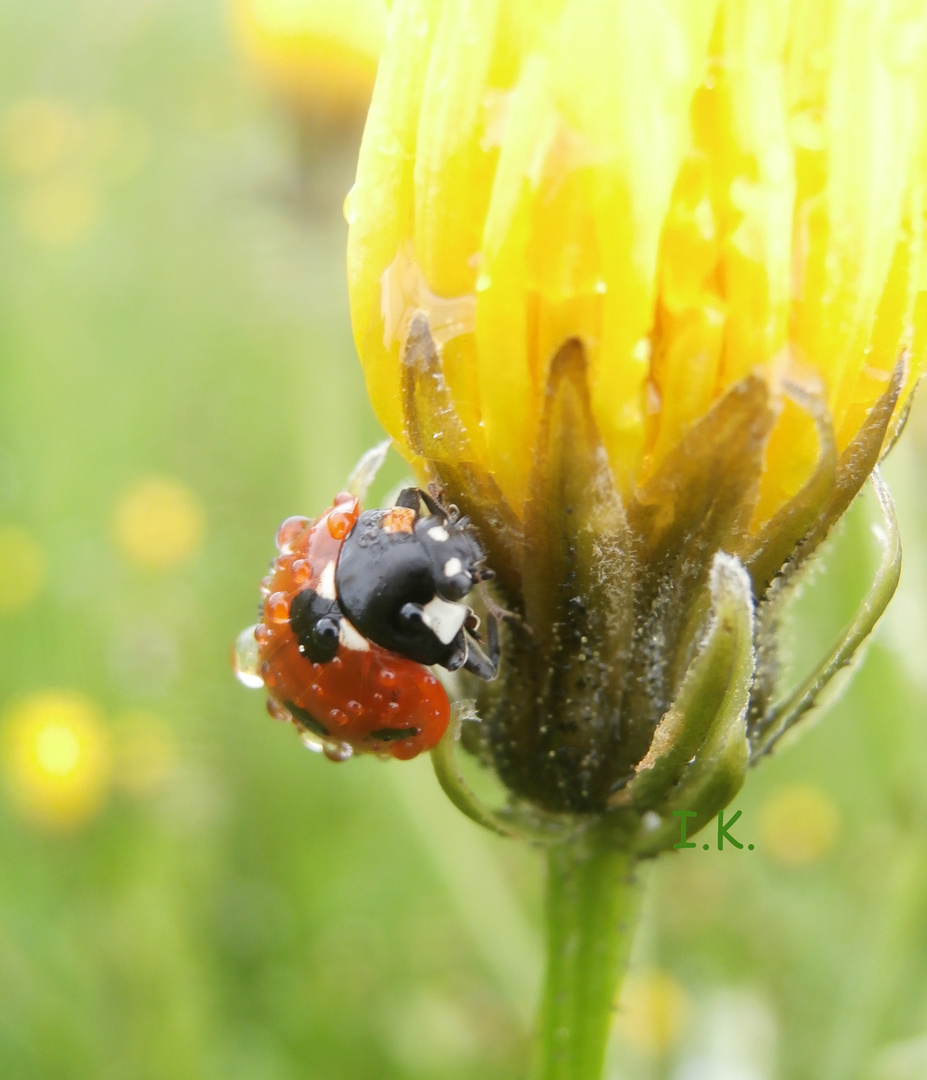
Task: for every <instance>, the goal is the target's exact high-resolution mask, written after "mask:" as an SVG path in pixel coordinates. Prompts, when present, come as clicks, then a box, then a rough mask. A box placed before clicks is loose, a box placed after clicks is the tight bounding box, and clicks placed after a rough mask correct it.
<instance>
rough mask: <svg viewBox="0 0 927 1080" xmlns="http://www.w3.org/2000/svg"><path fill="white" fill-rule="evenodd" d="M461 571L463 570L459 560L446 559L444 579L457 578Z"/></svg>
mask: <svg viewBox="0 0 927 1080" xmlns="http://www.w3.org/2000/svg"><path fill="white" fill-rule="evenodd" d="M461 570H463V563H462V562H461V561H460V559H448V560H447V562H446V563H445V564H444V576H445V577H457V575H458V574H459V573H460V571H461Z"/></svg>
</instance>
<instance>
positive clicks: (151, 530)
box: [113, 476, 205, 569]
mask: <svg viewBox="0 0 927 1080" xmlns="http://www.w3.org/2000/svg"><path fill="white" fill-rule="evenodd" d="M204 530H205V516H204V513H203V508H202V505H201V503H200V500H199V499H198V498H197V496H196V494H195V493H194V492H193V491H192V490H191V489H190V488H189V487H187V486H186V485H185V484H182V483H181V482H180V481H179V480H174V479H172V478H171V477H164V476H154V477H148V478H146V479H144V480H140V481H139V482H138V483H137V484H135V485H134V486H133V487H132V488H130V489H129V490H128V491H126V492H125V494H124V495H123V496H122V498H121V499H120V500H119V502H118V503H117V505H116V511H115V514H114V517H113V531H114V534H115V539H116V543H117V545H118V547H119V550H120V551H121V552H122V554H123V555H124V556H125V558H126V559H128V560H129V562H131V563H134V564H135V565H137V566H143V567H148V568H153V569H164V568H167V567H172V566H176V565H178V564H179V563H182V562H183V561H184V560H186V559H188V558H190V557H191V556H192V555H194V554H195V553H196V552H197V551H198V550H199V547H200V545H201V544H202V541H203V532H204Z"/></svg>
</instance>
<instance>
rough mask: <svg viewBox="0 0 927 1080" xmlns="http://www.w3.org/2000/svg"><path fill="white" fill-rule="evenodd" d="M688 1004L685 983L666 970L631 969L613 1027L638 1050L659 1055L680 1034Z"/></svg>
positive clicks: (674, 1041)
mask: <svg viewBox="0 0 927 1080" xmlns="http://www.w3.org/2000/svg"><path fill="white" fill-rule="evenodd" d="M691 1005H692V1003H691V1000H690V998H689V995H688V993H687V992H686V989H685V987H684V986H683V985H682V984H681V983H680V982H679V981H678V980H677V979H675V978H674V977H673V976H672V975H670V974H669V972H666V971H659V970H657V969H656V968H649V969H645V970H641V971H632V972H630V973H629V974H628V977H627V979H626V980H625V983H624V986H623V987H622V989H621V997H620V998H619V1000H618V1014H617V1017H616V1020H615V1029H616V1031H617V1032H618V1034H619V1035H620V1036H621V1038H622V1040H623V1041H624V1042H625V1043H627V1045H628V1046H631V1047H633V1048H634V1049H635V1050H637V1051H638V1053H640V1054H643V1055H644V1056H646V1057H648V1058H661V1057H664V1056H665V1055H666V1053H667V1052H668V1051H669V1050H671V1049H672V1048H673V1047H674V1046H675V1045H676V1044H677V1043H678V1042H679V1040H680V1038H681V1037H682V1034H683V1031H684V1028H685V1023H686V1020H687V1019H688V1017H689V1013H690V1012H691Z"/></svg>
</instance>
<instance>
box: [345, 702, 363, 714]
mask: <svg viewBox="0 0 927 1080" xmlns="http://www.w3.org/2000/svg"><path fill="white" fill-rule="evenodd" d="M348 712H349V713H350V714H351V715H352V716H363V715H364V706H363V705H362V704H361V703H360V702H359V701H349V702H348Z"/></svg>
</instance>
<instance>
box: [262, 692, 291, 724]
mask: <svg viewBox="0 0 927 1080" xmlns="http://www.w3.org/2000/svg"><path fill="white" fill-rule="evenodd" d="M267 712H268V715H269V716H270V718H271V719H272V720H279V721H280V723H281V724H288V723H289V722H290V721H291V720H292V719H293V716H292V714H291V713H290V712H289V710H288V709H286V708H284V706H283V705H281V704H280V702H279V701H277V699H276V698H272V697H269V698H268V699H267Z"/></svg>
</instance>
